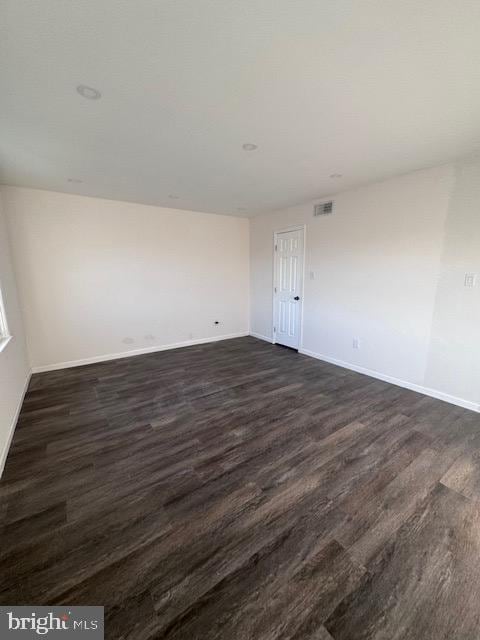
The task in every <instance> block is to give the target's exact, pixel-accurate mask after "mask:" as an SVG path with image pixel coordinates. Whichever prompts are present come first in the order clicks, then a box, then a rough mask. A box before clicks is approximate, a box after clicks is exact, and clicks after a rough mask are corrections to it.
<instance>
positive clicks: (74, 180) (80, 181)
mask: <svg viewBox="0 0 480 640" xmlns="http://www.w3.org/2000/svg"><path fill="white" fill-rule="evenodd" d="M68 182H73V183H74V184H81V183H82V182H83V180H79V179H78V178H68Z"/></svg>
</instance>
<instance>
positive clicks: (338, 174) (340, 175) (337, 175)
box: [330, 173, 342, 179]
mask: <svg viewBox="0 0 480 640" xmlns="http://www.w3.org/2000/svg"><path fill="white" fill-rule="evenodd" d="M341 177H342V174H341V173H332V174H331V175H330V178H333V179H336V178H341Z"/></svg>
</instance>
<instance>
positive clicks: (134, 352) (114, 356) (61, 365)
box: [32, 331, 249, 373]
mask: <svg viewBox="0 0 480 640" xmlns="http://www.w3.org/2000/svg"><path fill="white" fill-rule="evenodd" d="M248 335H249V334H248V331H245V332H240V333H228V334H225V335H223V336H214V337H211V338H198V339H196V340H185V341H184V342H176V343H173V344H164V345H159V346H155V347H145V348H143V349H131V350H130V351H121V352H120V353H107V354H104V355H101V356H92V357H90V358H82V359H81V360H70V361H68V362H56V363H55V364H45V365H41V366H38V367H32V373H43V372H45V371H56V370H57V369H69V368H70V367H81V366H82V365H85V364H95V363H96V362H106V361H108V360H118V358H131V357H132V356H141V355H143V354H145V353H155V352H157V351H167V350H168V349H180V348H181V347H192V346H194V345H196V344H206V343H207V342H217V341H219V340H231V339H232V338H243V337H245V336H248Z"/></svg>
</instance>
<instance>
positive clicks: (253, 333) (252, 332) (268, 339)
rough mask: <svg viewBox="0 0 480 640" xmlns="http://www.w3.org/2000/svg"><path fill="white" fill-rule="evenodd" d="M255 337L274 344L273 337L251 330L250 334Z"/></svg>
mask: <svg viewBox="0 0 480 640" xmlns="http://www.w3.org/2000/svg"><path fill="white" fill-rule="evenodd" d="M249 335H251V336H252V337H253V338H258V339H259V340H265V342H269V343H270V344H273V339H272V338H269V337H268V336H262V334H261V333H255V332H254V331H250V334H249Z"/></svg>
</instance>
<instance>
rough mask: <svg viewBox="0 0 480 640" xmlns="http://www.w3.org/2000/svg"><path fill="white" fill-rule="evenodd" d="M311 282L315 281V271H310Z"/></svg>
mask: <svg viewBox="0 0 480 640" xmlns="http://www.w3.org/2000/svg"><path fill="white" fill-rule="evenodd" d="M310 280H315V271H310Z"/></svg>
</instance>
